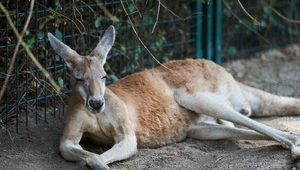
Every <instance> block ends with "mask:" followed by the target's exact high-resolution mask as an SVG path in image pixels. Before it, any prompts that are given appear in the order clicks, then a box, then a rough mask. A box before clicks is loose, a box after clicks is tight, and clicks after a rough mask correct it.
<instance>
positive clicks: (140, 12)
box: [132, 0, 142, 18]
mask: <svg viewBox="0 0 300 170" xmlns="http://www.w3.org/2000/svg"><path fill="white" fill-rule="evenodd" d="M132 4H133V6H134V7H135V9H136V10H137V12H138V13H139V16H140V18H142V14H141V12H140V10H139V9H138V7H137V6H136V5H135V3H134V1H133V0H132Z"/></svg>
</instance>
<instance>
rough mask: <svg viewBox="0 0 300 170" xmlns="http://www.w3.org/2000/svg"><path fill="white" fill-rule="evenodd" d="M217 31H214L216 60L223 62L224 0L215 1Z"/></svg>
mask: <svg viewBox="0 0 300 170" xmlns="http://www.w3.org/2000/svg"><path fill="white" fill-rule="evenodd" d="M214 9H215V12H214V13H215V19H214V20H215V26H214V28H215V30H214V31H215V33H214V36H215V37H214V39H215V40H214V47H215V48H214V56H215V58H214V61H215V62H216V63H217V64H221V62H222V60H221V50H222V1H221V0H216V1H215V8H214Z"/></svg>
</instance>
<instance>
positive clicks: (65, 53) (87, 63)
mask: <svg viewBox="0 0 300 170" xmlns="http://www.w3.org/2000/svg"><path fill="white" fill-rule="evenodd" d="M48 38H49V41H50V44H51V46H52V47H53V49H54V51H55V52H56V53H57V54H58V55H60V56H61V57H62V58H63V59H64V60H65V61H66V63H67V67H68V69H69V71H70V78H71V87H72V91H73V92H74V93H76V94H77V95H78V96H80V97H81V98H82V100H83V101H84V102H85V106H86V107H87V109H88V110H89V111H90V112H92V113H99V112H102V111H103V110H104V107H105V100H104V93H105V79H106V72H105V71H104V68H103V65H104V64H105V61H106V56H107V54H108V52H109V51H110V49H111V47H112V46H113V44H114V41H115V28H114V27H113V26H110V27H109V28H108V29H107V30H106V32H105V34H104V35H103V37H102V39H101V41H100V42H99V44H98V45H97V47H96V48H95V49H94V50H93V51H92V52H91V53H90V55H88V56H81V55H79V54H78V53H76V52H75V51H74V50H72V49H71V48H70V47H69V46H67V45H65V44H64V43H62V42H61V41H59V40H58V39H57V38H55V37H54V36H53V35H52V34H51V33H48Z"/></svg>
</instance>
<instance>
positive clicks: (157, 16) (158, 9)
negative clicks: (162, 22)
mask: <svg viewBox="0 0 300 170" xmlns="http://www.w3.org/2000/svg"><path fill="white" fill-rule="evenodd" d="M160 4H161V2H160V0H158V7H157V15H156V21H155V23H154V25H153V28H152V33H153V32H154V29H155V27H156V24H157V21H158V18H159V13H160Z"/></svg>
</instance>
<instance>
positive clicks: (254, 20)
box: [238, 0, 261, 26]
mask: <svg viewBox="0 0 300 170" xmlns="http://www.w3.org/2000/svg"><path fill="white" fill-rule="evenodd" d="M238 3H239V4H240V7H241V8H242V9H243V11H244V12H245V13H246V15H247V16H248V17H249V18H251V19H252V20H253V22H254V23H255V25H258V26H260V25H261V24H260V22H258V21H257V20H256V19H255V18H254V17H252V16H251V15H250V14H249V13H248V12H247V11H246V9H245V8H244V6H243V4H242V3H241V1H240V0H238Z"/></svg>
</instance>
